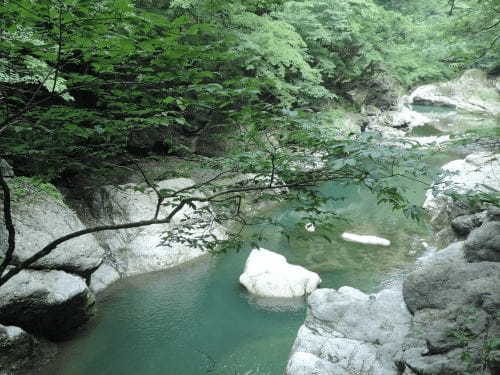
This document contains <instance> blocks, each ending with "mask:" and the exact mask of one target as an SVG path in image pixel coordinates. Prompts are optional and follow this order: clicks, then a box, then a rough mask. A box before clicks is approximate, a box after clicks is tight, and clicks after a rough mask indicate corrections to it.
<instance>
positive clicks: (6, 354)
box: [0, 324, 57, 375]
mask: <svg viewBox="0 0 500 375" xmlns="http://www.w3.org/2000/svg"><path fill="white" fill-rule="evenodd" d="M56 351H57V349H56V347H55V345H54V344H50V343H48V342H41V341H40V340H39V339H37V338H35V337H34V336H32V335H30V334H28V333H27V332H26V331H24V330H23V329H21V328H19V327H15V326H3V325H1V324H0V375H13V374H18V373H19V374H21V373H22V374H27V373H30V374H31V373H33V370H36V368H37V367H38V366H40V365H42V364H43V363H45V362H47V361H48V360H50V359H51V358H52V357H53V356H54V355H55V353H56ZM38 368H39V367H38Z"/></svg>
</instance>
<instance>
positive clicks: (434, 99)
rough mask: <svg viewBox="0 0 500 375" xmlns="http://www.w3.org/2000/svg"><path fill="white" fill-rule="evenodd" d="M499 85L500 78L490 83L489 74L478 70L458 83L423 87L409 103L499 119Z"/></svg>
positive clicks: (460, 79) (453, 81)
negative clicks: (497, 87) (443, 107)
mask: <svg viewBox="0 0 500 375" xmlns="http://www.w3.org/2000/svg"><path fill="white" fill-rule="evenodd" d="M496 84H498V78H497V79H490V78H488V76H487V74H486V72H482V71H480V70H475V69H474V70H469V71H467V72H465V73H464V74H463V75H462V76H461V77H460V78H458V79H456V80H452V81H448V82H442V83H435V84H429V85H424V86H420V87H418V88H416V89H415V90H414V91H413V92H412V93H411V94H410V98H409V100H410V102H413V103H414V104H426V105H429V104H430V105H438V106H448V107H452V108H456V109H459V110H463V111H468V112H478V113H484V114H488V115H493V116H496V115H498V114H500V94H499V93H498V92H497V90H496V89H495V85H496Z"/></svg>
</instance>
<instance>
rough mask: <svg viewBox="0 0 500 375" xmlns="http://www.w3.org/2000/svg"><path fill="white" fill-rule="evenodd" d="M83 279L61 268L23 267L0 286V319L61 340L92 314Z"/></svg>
mask: <svg viewBox="0 0 500 375" xmlns="http://www.w3.org/2000/svg"><path fill="white" fill-rule="evenodd" d="M93 305H94V296H93V294H92V293H91V292H90V290H89V289H88V288H87V285H86V284H85V281H84V280H83V279H82V278H80V277H78V276H75V275H70V274H68V273H66V272H63V271H35V270H24V271H21V272H20V273H19V274H17V275H16V276H14V277H13V278H12V279H10V280H9V281H8V282H7V283H6V284H4V285H3V286H2V287H1V288H0V323H1V324H6V325H15V326H19V327H21V328H23V329H25V330H26V331H28V332H30V333H33V334H36V335H41V336H43V337H47V338H49V339H51V340H60V339H63V338H65V337H67V336H68V335H70V334H71V333H72V332H73V331H74V330H75V328H77V327H79V326H80V325H82V324H83V323H85V322H86V321H87V320H88V319H89V318H90V316H91V315H92V314H93Z"/></svg>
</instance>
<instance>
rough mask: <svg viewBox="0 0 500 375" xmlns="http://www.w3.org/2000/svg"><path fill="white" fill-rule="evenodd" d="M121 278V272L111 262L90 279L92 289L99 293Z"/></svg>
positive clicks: (100, 268) (102, 265) (102, 266)
mask: <svg viewBox="0 0 500 375" xmlns="http://www.w3.org/2000/svg"><path fill="white" fill-rule="evenodd" d="M119 279H120V274H119V273H118V271H116V270H115V269H114V268H113V267H111V266H110V265H109V264H105V263H103V264H101V266H100V267H99V268H98V269H97V270H96V271H95V272H94V273H93V274H92V276H91V279H90V285H89V288H90V290H91V291H92V292H93V293H94V294H97V293H99V292H102V291H103V290H104V289H106V288H107V287H108V286H110V285H111V284H113V283H114V282H116V281H118V280H119Z"/></svg>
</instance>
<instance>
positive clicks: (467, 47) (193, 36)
mask: <svg viewBox="0 0 500 375" xmlns="http://www.w3.org/2000/svg"><path fill="white" fill-rule="evenodd" d="M498 11H499V10H498V2H497V1H496V0H488V1H476V0H467V1H444V0H443V1H438V2H436V1H420V2H417V3H415V2H412V1H379V2H376V1H372V0H352V1H351V0H350V1H345V2H340V3H339V2H337V1H334V0H314V1H264V0H249V1H218V0H186V1H180V0H179V1H177V0H174V1H145V0H144V1H136V2H133V1H127V0H120V1H99V2H93V1H70V0H68V1H64V0H59V1H29V0H26V1H23V0H18V1H4V2H3V4H2V7H1V8H0V12H1V13H0V18H1V20H2V21H1V22H2V30H1V38H0V43H1V45H0V47H1V48H0V50H1V56H0V84H1V86H0V88H1V94H0V95H1V98H2V105H1V108H0V132H1V137H2V142H1V145H0V155H1V156H2V157H6V158H8V159H9V160H13V161H14V160H15V165H16V168H17V169H18V170H19V171H20V172H21V174H25V175H28V176H32V177H35V176H36V177H39V178H42V179H44V180H47V181H54V180H55V179H58V178H61V177H63V176H68V175H72V174H74V173H78V172H80V171H82V170H86V169H88V168H95V167H97V166H102V161H106V160H108V161H109V160H111V159H110V158H115V159H116V158H118V159H120V157H122V156H123V155H124V154H128V153H132V154H139V155H144V154H150V153H166V154H183V153H192V152H193V151H195V152H198V151H199V152H201V153H206V154H210V153H211V152H214V151H213V149H212V150H211V151H210V147H206V150H205V151H204V150H193V149H192V148H190V147H189V146H188V143H189V142H186V141H184V142H183V140H185V139H186V138H189V137H192V136H194V135H199V136H201V137H203V138H210V137H212V138H213V137H215V136H216V134H219V135H221V134H225V136H227V135H228V134H231V136H234V133H235V132H234V130H235V129H236V128H242V129H240V130H242V131H244V132H245V133H246V134H247V135H249V134H251V133H252V129H259V128H269V127H270V124H272V126H273V127H275V128H280V129H283V130H284V129H288V128H289V127H293V126H295V127H297V126H299V125H298V122H299V123H300V121H301V119H302V120H304V119H306V118H307V120H304V121H310V123H313V122H315V121H316V122H321V120H322V119H323V120H324V118H325V116H326V117H327V118H331V117H332V116H333V117H335V114H336V111H337V112H338V111H340V110H342V108H345V107H352V106H358V107H359V103H356V102H355V101H353V100H352V95H351V94H352V92H353V90H355V89H356V88H359V87H370V92H371V94H370V95H369V96H372V97H371V98H370V97H368V98H367V99H366V102H367V103H369V102H370V101H372V102H376V101H377V100H380V98H377V95H378V96H380V95H379V94H380V92H384V90H386V91H387V87H385V86H387V85H393V86H398V87H402V88H409V87H412V86H415V85H417V84H421V83H424V82H428V81H436V80H440V79H446V78H451V77H453V76H455V75H457V74H458V73H460V72H461V71H463V70H464V69H466V68H469V67H481V68H484V69H486V70H489V71H491V72H495V71H498V69H499V65H498V49H499V47H498V44H499V43H497V42H498V35H499V32H498V31H499V27H500V26H499V23H498ZM378 104H380V103H378ZM384 104H385V105H386V106H387V103H381V105H382V106H383V105H384ZM389 104H390V103H389ZM328 116H330V117H328ZM340 127H341V125H340ZM243 128H244V130H243ZM276 130H277V129H276ZM283 133H284V132H283ZM293 134H295V133H293V132H290V133H289V134H288V135H287V136H289V137H292V138H293ZM299 137H300V136H299ZM152 138H155V140H154V141H153V140H152ZM55 139H57V142H54V140H55ZM213 141H214V142H215V140H213ZM290 141H291V142H292V141H293V140H290ZM206 143H208V144H210V140H209V139H207V142H206Z"/></svg>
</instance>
